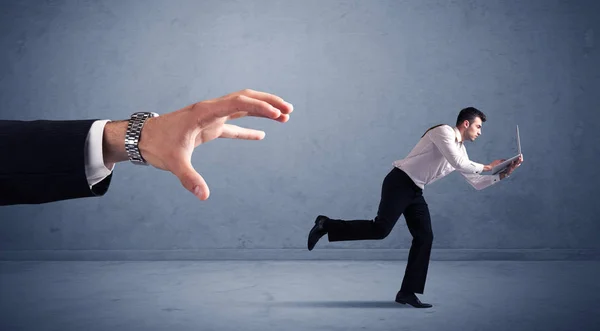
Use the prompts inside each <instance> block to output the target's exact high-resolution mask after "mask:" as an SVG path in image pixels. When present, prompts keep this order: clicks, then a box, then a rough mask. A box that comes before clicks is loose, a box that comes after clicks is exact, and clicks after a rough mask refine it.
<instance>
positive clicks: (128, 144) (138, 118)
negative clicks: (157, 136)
mask: <svg viewBox="0 0 600 331" xmlns="http://www.w3.org/2000/svg"><path fill="white" fill-rule="evenodd" d="M151 117H158V114H157V113H151V112H137V113H133V114H131V118H130V119H129V123H128V124H127V131H126V133H125V150H126V151H127V156H128V157H129V161H131V162H132V163H133V164H137V165H148V162H146V160H144V158H143V157H142V154H141V153H140V148H139V146H138V144H139V142H140V138H141V135H142V128H143V127H144V123H145V122H146V120H147V119H149V118H151Z"/></svg>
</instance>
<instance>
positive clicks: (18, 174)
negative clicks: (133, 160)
mask: <svg viewBox="0 0 600 331" xmlns="http://www.w3.org/2000/svg"><path fill="white" fill-rule="evenodd" d="M292 111H293V106H292V105H291V104H290V103H288V102H286V101H284V100H283V99H282V98H280V97H278V96H276V95H273V94H269V93H265V92H260V91H254V90H249V89H246V90H242V91H238V92H234V93H230V94H228V95H225V96H222V97H220V98H216V99H211V100H206V101H201V102H197V103H194V104H191V105H188V106H186V107H184V108H181V109H179V110H176V111H173V112H170V113H167V114H165V115H162V116H159V117H156V118H150V119H148V120H147V121H146V122H145V124H144V126H143V128H142V130H141V134H140V138H139V145H138V147H139V150H140V153H141V155H142V157H143V158H144V159H145V160H146V161H147V163H148V164H150V165H152V166H154V167H155V168H158V169H162V170H167V171H170V172H171V173H173V174H174V175H175V176H177V178H178V179H179V180H180V181H181V184H182V185H183V186H184V187H185V188H186V189H187V190H188V191H190V192H191V193H193V194H194V195H195V196H196V197H198V198H199V199H200V200H206V199H207V198H208V196H209V194H210V193H209V188H208V185H207V184H206V182H205V181H204V178H202V176H201V175H200V174H199V173H198V172H196V170H195V169H194V167H193V166H192V164H191V157H192V153H193V151H194V149H195V148H196V147H197V146H198V145H200V144H203V143H206V142H209V141H211V140H213V139H216V138H230V139H246V140H261V139H263V138H264V137H265V132H263V131H260V130H254V129H249V128H242V127H239V126H236V125H232V124H228V123H226V122H227V121H230V120H233V119H237V118H241V117H245V116H255V117H263V118H268V119H271V120H275V121H277V122H281V123H285V122H287V121H288V120H289V117H290V113H291V112H292ZM127 124H128V122H127V121H126V120H124V121H116V122H107V121H99V122H97V121H96V120H79V121H47V120H38V121H29V122H26V121H0V205H9V204H33V203H44V202H51V201H57V200H65V199H73V198H80V197H90V196H98V195H103V194H104V193H106V190H107V189H108V186H109V184H110V181H111V178H112V169H113V167H114V164H115V163H117V162H122V161H127V160H128V159H129V158H128V156H127V152H126V151H125V133H126V131H127ZM102 125H104V127H102ZM100 160H102V161H100Z"/></svg>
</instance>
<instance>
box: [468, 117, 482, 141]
mask: <svg viewBox="0 0 600 331" xmlns="http://www.w3.org/2000/svg"><path fill="white" fill-rule="evenodd" d="M481 124H482V122H481V118H479V117H475V120H473V123H471V125H469V127H468V128H467V130H466V131H465V139H468V140H470V141H475V139H477V137H479V136H480V135H481Z"/></svg>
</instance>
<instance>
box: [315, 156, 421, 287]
mask: <svg viewBox="0 0 600 331" xmlns="http://www.w3.org/2000/svg"><path fill="white" fill-rule="evenodd" d="M402 214H404V218H405V219H406V224H407V225H408V229H409V231H410V233H411V235H412V237H413V240H412V244H411V246H410V252H409V254H408V263H407V264H406V270H405V273H404V279H403V281H402V286H401V288H400V290H401V291H405V292H413V293H420V294H422V293H423V291H424V289H425V280H426V278H427V269H428V268H429V258H430V255H431V244H432V242H433V232H432V230H431V218H430V216H429V208H428V207H427V202H425V199H424V198H423V190H421V189H420V188H419V187H418V186H417V185H415V183H414V182H413V181H412V180H411V179H410V177H408V175H407V174H406V173H405V172H404V171H402V170H400V169H398V168H395V167H394V169H393V170H392V171H390V173H389V174H388V175H387V176H386V177H385V179H384V180H383V185H382V189H381V201H380V202H379V210H378V211H377V217H375V219H374V220H354V221H345V220H338V219H331V220H327V221H326V222H325V224H324V227H325V230H327V233H328V237H329V241H330V242H334V241H348V240H369V239H370V240H380V239H383V238H385V237H387V236H388V234H390V232H391V231H392V229H393V228H394V225H395V224H396V222H397V221H398V219H399V218H400V215H402Z"/></svg>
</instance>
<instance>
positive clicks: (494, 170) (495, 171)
mask: <svg viewBox="0 0 600 331" xmlns="http://www.w3.org/2000/svg"><path fill="white" fill-rule="evenodd" d="M519 156H521V137H520V136H519V126H518V125H517V155H515V156H513V157H511V158H510V159H508V160H506V161H504V162H502V163H500V164H498V165H497V166H495V167H494V168H492V175H496V174H498V173H499V172H501V171H502V170H504V169H506V167H508V166H509V165H510V164H511V162H513V161H515V160H517V159H518V158H519Z"/></svg>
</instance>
